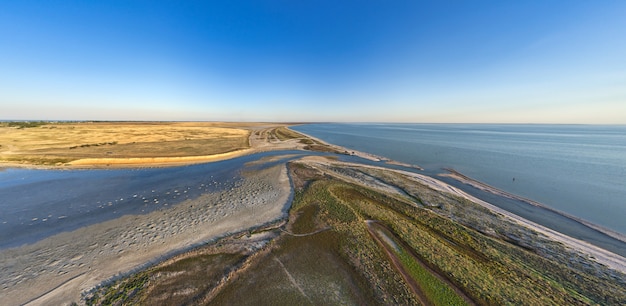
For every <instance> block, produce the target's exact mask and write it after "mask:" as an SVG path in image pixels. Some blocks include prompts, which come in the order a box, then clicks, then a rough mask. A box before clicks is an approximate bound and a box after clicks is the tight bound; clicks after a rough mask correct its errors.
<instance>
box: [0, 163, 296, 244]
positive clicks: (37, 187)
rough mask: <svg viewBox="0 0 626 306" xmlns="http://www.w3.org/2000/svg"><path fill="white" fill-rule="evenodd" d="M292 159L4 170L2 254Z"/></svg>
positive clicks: (226, 184)
mask: <svg viewBox="0 0 626 306" xmlns="http://www.w3.org/2000/svg"><path fill="white" fill-rule="evenodd" d="M293 153H300V154H301V153H302V152H299V151H278V152H266V153H259V154H252V155H248V156H243V157H239V158H235V159H231V160H226V161H220V162H214V163H206V164H199V165H190V166H182V167H170V168H146V169H117V170H71V171H70V170H34V169H5V171H2V172H0V212H1V213H0V249H2V248H7V247H13V246H19V245H22V244H25V243H33V242H36V241H38V240H41V239H43V238H46V237H49V236H52V235H54V234H57V233H60V232H63V231H70V230H74V229H77V228H80V227H83V226H87V225H91V224H95V223H99V222H103V221H107V220H111V219H115V218H118V217H120V216H122V215H128V214H146V213H149V212H152V211H154V210H158V209H167V208H168V207H171V206H172V205H176V204H178V203H180V202H182V201H184V200H187V199H194V198H197V197H199V196H200V195H201V194H203V193H208V192H214V191H217V190H223V189H225V188H232V187H233V186H234V185H235V184H236V183H237V182H238V181H239V180H240V179H241V175H240V170H241V169H242V168H243V167H244V165H245V164H246V163H247V162H250V161H254V160H257V159H259V158H262V157H264V156H273V155H282V154H293ZM287 160H289V158H283V159H281V160H280V161H279V162H283V163H284V162H286V161H287Z"/></svg>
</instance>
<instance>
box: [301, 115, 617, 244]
mask: <svg viewBox="0 0 626 306" xmlns="http://www.w3.org/2000/svg"><path fill="white" fill-rule="evenodd" d="M293 129H294V130H297V131H301V132H304V133H306V134H309V135H311V136H314V137H317V138H320V139H322V140H324V141H327V142H330V143H333V144H337V145H341V146H345V147H348V148H353V149H356V150H360V151H365V152H369V153H373V154H377V155H381V156H385V157H388V158H391V159H395V160H398V161H402V162H407V163H412V164H418V165H420V166H422V167H424V168H426V169H427V170H430V171H439V170H440V169H442V168H444V167H451V168H454V169H456V170H458V171H460V172H462V173H464V174H466V175H468V176H470V177H473V178H475V179H478V180H480V181H482V182H485V183H487V184H489V185H492V186H495V187H497V188H500V189H502V190H505V191H508V192H511V193H514V194H517V195H521V196H524V197H526V198H529V199H532V200H535V201H538V202H541V203H544V204H546V205H547V206H550V207H553V208H555V209H558V210H561V211H564V212H567V213H569V214H572V215H574V216H577V217H581V218H583V219H586V220H589V221H591V222H594V223H596V224H599V225H602V226H604V227H607V228H610V229H613V230H615V231H618V232H621V233H623V234H626V222H624V219H625V218H626V126H599V125H495V124H309V125H301V126H297V127H293Z"/></svg>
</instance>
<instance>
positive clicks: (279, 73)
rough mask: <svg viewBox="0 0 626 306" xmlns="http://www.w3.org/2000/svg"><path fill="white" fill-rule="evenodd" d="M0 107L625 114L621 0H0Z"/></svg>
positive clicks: (305, 115) (207, 112) (478, 117)
mask: <svg viewBox="0 0 626 306" xmlns="http://www.w3.org/2000/svg"><path fill="white" fill-rule="evenodd" d="M0 119H4V120H24V119H37V120H40V119H41V120H211V121H221V120H225V121H359V122H391V121H400V122H498V123H509V122H510V123H618V124H626V1H621V0H618V1H602V0H598V1H589V0H585V1H578V0H563V1H553V0H520V1H507V0H497V1H465V0H464V1H452V0H444V1H429V2H426V1H417V0H409V1H400V0H398V1H382V0H380V1H364V0H361V1H292V0H283V1H272V0H268V1H262V0H260V1H173V0H172V1H158V0H145V1H132V0H111V1H109V0H103V1H100V0H98V1H87V0H81V1H55V0H42V1H30V0H16V1H0Z"/></svg>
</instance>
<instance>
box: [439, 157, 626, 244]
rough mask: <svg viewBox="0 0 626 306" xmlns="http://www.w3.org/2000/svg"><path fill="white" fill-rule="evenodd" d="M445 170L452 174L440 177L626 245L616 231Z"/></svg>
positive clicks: (456, 172) (625, 236) (621, 235)
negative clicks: (557, 218) (522, 204)
mask: <svg viewBox="0 0 626 306" xmlns="http://www.w3.org/2000/svg"><path fill="white" fill-rule="evenodd" d="M444 170H446V171H448V172H450V173H443V174H439V176H442V177H450V178H452V179H455V180H457V181H459V182H461V183H463V184H466V185H470V186H472V187H475V188H477V189H480V190H483V191H486V192H489V193H491V194H494V195H497V196H501V197H505V198H509V199H512V200H517V201H521V202H523V203H526V204H528V205H532V206H535V207H540V208H542V209H545V210H548V211H551V212H553V213H556V214H558V215H560V216H563V217H565V218H567V219H570V220H573V221H576V222H578V223H580V224H582V225H584V226H586V227H588V228H590V229H592V230H595V231H598V232H600V233H602V234H604V235H607V236H609V237H611V238H614V239H616V240H619V241H621V242H624V243H626V235H624V234H621V233H618V232H616V231H613V230H611V229H608V228H605V227H603V226H600V225H597V224H595V223H592V222H589V221H587V220H584V219H582V218H579V217H576V216H574V215H571V214H568V213H566V212H563V211H560V210H558V209H554V208H552V207H549V206H547V205H544V204H542V203H540V202H537V201H533V200H530V199H527V198H524V197H522V196H518V195H515V194H512V193H509V192H506V191H504V190H501V189H498V188H496V187H493V186H490V185H487V184H485V183H483V182H481V181H478V180H475V179H473V178H471V177H468V176H466V175H464V174H462V173H460V172H458V171H456V170H454V169H452V168H444Z"/></svg>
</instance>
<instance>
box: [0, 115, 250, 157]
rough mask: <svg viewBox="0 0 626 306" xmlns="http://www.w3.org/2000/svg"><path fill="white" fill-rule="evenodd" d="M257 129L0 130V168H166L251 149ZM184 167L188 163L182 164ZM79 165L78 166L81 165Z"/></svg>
mask: <svg viewBox="0 0 626 306" xmlns="http://www.w3.org/2000/svg"><path fill="white" fill-rule="evenodd" d="M259 126H262V124H259V123H219V122H76V123H48V122H39V123H37V124H35V123H22V124H19V123H3V124H0V162H5V163H16V164H27V165H57V166H59V165H65V164H71V163H72V162H75V161H78V160H81V159H88V160H89V161H91V162H88V163H82V164H87V165H89V164H93V163H95V164H97V161H96V160H97V159H102V160H104V161H108V163H115V161H119V162H122V163H123V159H128V158H134V160H131V161H130V162H127V163H133V164H142V163H143V162H148V163H150V162H167V161H176V160H175V159H170V160H168V159H162V160H149V159H147V160H140V158H179V157H193V156H210V155H214V154H223V153H228V152H233V151H238V150H244V149H248V148H250V143H249V140H248V138H249V136H250V133H251V131H252V130H253V129H254V128H257V127H259ZM183 161H184V160H183ZM79 164H80V163H79Z"/></svg>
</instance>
